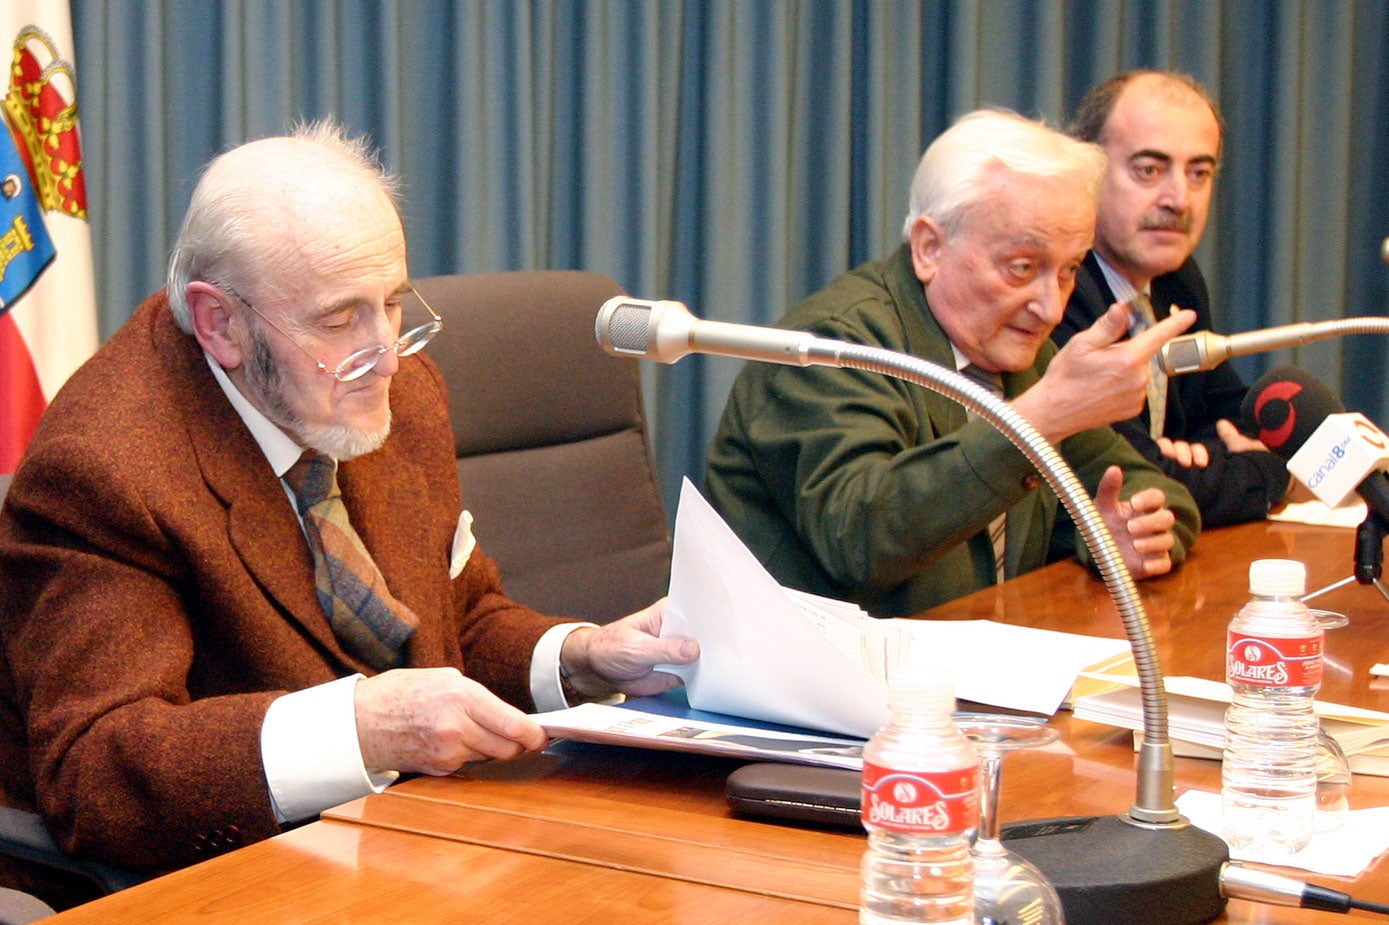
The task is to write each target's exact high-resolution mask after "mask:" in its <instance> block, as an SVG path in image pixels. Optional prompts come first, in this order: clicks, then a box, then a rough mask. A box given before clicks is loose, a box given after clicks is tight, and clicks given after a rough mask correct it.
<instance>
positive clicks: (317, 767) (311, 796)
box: [260, 664, 558, 823]
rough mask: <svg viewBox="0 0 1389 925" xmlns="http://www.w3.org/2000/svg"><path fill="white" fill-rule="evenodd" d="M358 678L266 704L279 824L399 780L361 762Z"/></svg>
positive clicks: (263, 743) (267, 751)
mask: <svg viewBox="0 0 1389 925" xmlns="http://www.w3.org/2000/svg"><path fill="white" fill-rule="evenodd" d="M556 676H558V664H557V665H556ZM361 678H362V675H353V676H351V677H347V678H339V679H338V680H336V681H330V682H328V683H327V684H320V685H318V686H316V687H310V688H307V689H305V690H302V691H295V692H294V693H291V694H285V695H284V696H283V697H278V698H276V699H275V701H274V702H273V703H271V704H270V709H269V710H267V711H266V713H265V722H264V723H263V724H262V725H261V729H260V751H261V762H262V764H264V766H265V779H266V781H267V782H268V783H269V785H270V804H271V806H272V808H273V809H274V810H275V818H276V819H277V820H278V821H280V822H282V823H283V822H297V821H299V820H300V819H307V818H309V817H310V816H316V815H318V814H319V813H321V812H323V811H324V810H325V809H329V808H331V807H334V806H337V805H338V804H340V803H346V802H347V801H348V800H355V799H357V798H358V797H363V796H366V795H367V794H369V793H380V792H381V791H383V790H385V789H386V788H387V787H388V786H390V785H391V784H392V783H394V782H395V780H396V778H397V777H399V774H397V773H396V772H395V771H377V772H371V771H368V770H367V769H366V767H365V766H364V765H363V763H362V749H361V746H360V745H359V744H358V742H357V710H356V706H355V701H354V694H355V690H356V687H357V682H358V681H359V680H361Z"/></svg>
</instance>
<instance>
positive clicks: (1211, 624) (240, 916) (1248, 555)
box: [54, 524, 1389, 925]
mask: <svg viewBox="0 0 1389 925" xmlns="http://www.w3.org/2000/svg"><path fill="white" fill-rule="evenodd" d="M1351 555H1352V538H1351V535H1350V533H1349V531H1345V530H1333V529H1329V528H1313V527H1304V526H1287V525H1278V524H1268V525H1264V524H1258V525H1250V526H1245V527H1237V528H1227V529H1225V530H1218V531H1211V532H1209V533H1207V534H1205V535H1204V536H1203V537H1202V539H1201V542H1200V543H1199V544H1198V547H1197V550H1196V552H1195V554H1194V555H1193V557H1192V558H1191V560H1190V561H1189V562H1188V563H1187V564H1186V566H1185V567H1184V568H1183V569H1181V570H1180V571H1179V572H1177V573H1176V574H1174V575H1170V576H1167V577H1165V578H1163V579H1160V580H1157V581H1152V582H1146V583H1144V584H1142V585H1141V586H1140V587H1141V590H1142V591H1143V597H1144V601H1145V606H1146V607H1147V610H1148V613H1149V617H1150V619H1151V621H1152V624H1153V635H1154V639H1155V641H1156V645H1157V648H1158V652H1159V655H1160V658H1161V659H1162V662H1163V666H1164V670H1165V671H1166V673H1168V674H1172V675H1176V674H1188V675H1197V676H1202V677H1208V678H1221V677H1222V676H1223V671H1224V665H1223V646H1224V633H1225V626H1226V624H1227V623H1228V621H1229V618H1230V617H1231V615H1233V613H1234V612H1235V610H1236V609H1238V608H1239V606H1241V605H1242V604H1243V602H1244V601H1245V599H1246V598H1247V596H1248V594H1247V591H1246V578H1247V570H1248V564H1249V562H1250V561H1252V560H1253V559H1255V558H1265V557H1271V556H1282V557H1288V558H1296V559H1300V560H1302V561H1304V562H1306V563H1307V565H1308V572H1309V585H1310V586H1311V587H1313V588H1315V587H1320V586H1322V585H1325V584H1328V583H1330V582H1332V581H1335V580H1338V579H1340V578H1341V577H1343V576H1345V575H1346V574H1349V572H1350V569H1351ZM1318 603H1319V604H1320V605H1321V606H1324V607H1326V608H1327V609H1335V610H1340V611H1342V612H1345V613H1347V614H1348V615H1349V616H1350V619H1351V624H1350V626H1348V627H1345V628H1342V629H1337V630H1335V631H1332V632H1330V633H1328V635H1327V643H1326V681H1325V683H1324V685H1323V690H1322V697H1323V698H1324V699H1326V700H1332V701H1336V702H1341V703H1350V704H1356V705H1359V706H1364V707H1369V708H1372V709H1378V710H1386V711H1389V686H1386V684H1385V683H1384V682H1382V681H1373V680H1371V678H1370V676H1369V673H1368V669H1369V666H1370V665H1371V664H1372V663H1374V662H1376V661H1389V602H1386V601H1385V600H1384V598H1382V597H1381V596H1380V595H1379V593H1378V592H1377V591H1375V590H1374V589H1372V588H1368V587H1364V586H1359V585H1350V586H1347V587H1344V588H1341V589H1338V590H1337V591H1335V592H1333V593H1332V594H1329V595H1327V596H1326V597H1325V598H1323V599H1321V600H1320V601H1319V602H1318ZM928 616H930V617H933V618H942V619H979V618H987V619H994V620H1001V621H1005V622H1014V623H1021V624H1027V625H1031V626H1040V627H1045V628H1053V629H1065V630H1070V631H1075V632H1083V633H1090V634H1094V635H1108V636H1116V637H1121V636H1122V635H1123V630H1122V627H1121V626H1120V623H1119V619H1118V616H1117V614H1116V612H1115V610H1114V608H1113V605H1112V603H1111V602H1110V600H1109V598H1108V596H1107V594H1106V593H1105V590H1104V587H1103V585H1102V584H1101V583H1100V582H1099V581H1098V580H1097V579H1096V578H1095V577H1094V576H1093V575H1092V574H1090V573H1089V572H1087V571H1086V570H1085V569H1083V568H1081V567H1079V566H1077V565H1075V564H1074V563H1058V564H1056V565H1053V566H1049V567H1048V568H1045V569H1042V570H1040V571H1037V572H1034V573H1032V574H1030V575H1026V576H1023V577H1021V578H1019V579H1015V580H1014V581H1011V582H1008V583H1007V584H1005V585H1002V586H1000V587H998V588H991V589H988V590H986V591H982V592H980V593H978V594H974V595H971V596H970V597H967V598H963V599H961V600H959V601H955V602H952V603H950V604H947V605H944V606H942V607H939V608H937V609H935V610H934V611H932V612H930V613H929V614H928ZM1052 722H1053V724H1054V725H1056V726H1057V727H1058V728H1059V729H1060V731H1061V742H1062V743H1063V744H1064V746H1065V748H1049V749H1045V750H1040V751H1036V752H1029V751H1023V752H1018V753H1016V754H1014V755H1012V756H1010V757H1009V758H1008V760H1007V765H1006V771H1005V775H1004V780H1005V785H1004V788H1003V797H1002V806H1001V815H1002V818H1003V819H1004V820H1005V821H1011V820H1019V819H1037V818H1044V817H1050V816H1069V815H1106V814H1113V813H1117V812H1122V811H1124V810H1126V809H1127V808H1128V806H1129V805H1130V804H1131V803H1132V802H1133V798H1134V794H1135V783H1134V772H1133V757H1134V755H1133V750H1132V745H1131V741H1130V738H1129V734H1128V733H1127V732H1125V731H1122V730H1117V729H1113V728H1110V727H1107V726H1100V725H1096V724H1093V723H1087V722H1084V721H1076V720H1073V718H1072V717H1071V716H1070V714H1069V713H1061V714H1059V715H1058V716H1057V717H1055V718H1054V719H1053V720H1052ZM560 751H561V752H562V754H543V755H529V756H526V757H524V758H522V759H518V760H516V761H512V762H502V763H493V764H485V765H479V766H475V767H472V768H469V769H467V770H466V771H465V773H463V774H461V775H460V776H458V777H453V778H417V779H414V780H410V781H405V782H403V783H401V784H398V785H397V786H395V787H392V788H391V789H390V790H389V791H387V792H386V793H384V794H380V795H375V796H370V797H367V798H365V799H362V800H356V801H353V802H351V803H348V804H345V805H344V806H342V807H339V808H337V809H335V810H333V811H331V812H329V813H327V814H325V816H324V819H323V820H322V821H319V822H315V823H312V824H310V825H307V826H304V827H302V828H299V829H297V830H294V831H292V832H289V833H286V834H285V835H282V836H280V837H278V838H275V839H271V840H270V841H267V842H262V843H260V844H257V845H252V846H250V847H248V848H244V849H241V850H240V851H237V852H234V853H232V854H230V855H226V856H224V857H221V858H217V859H213V860H211V861H208V862H205V863H204V864H201V865H198V866H196V867H193V868H189V869H187V870H184V871H180V872H178V873H175V874H171V875H169V876H167V877H164V878H161V879H159V880H155V881H151V882H150V883H147V884H144V885H142V886H139V887H135V888H133V889H130V890H127V891H125V892H123V893H119V894H116V895H114V896H111V897H107V898H105V899H102V900H99V901H97V902H95V903H91V904H88V905H87V906H83V907H80V908H79V909H76V910H73V911H72V912H69V913H66V914H64V915H62V916H59V917H58V918H57V919H56V920H54V921H57V922H63V923H80V922H102V923H110V922H136V921H138V922H141V923H149V922H172V921H178V922H190V921H195V922H215V921H228V922H231V921H236V922H272V921H273V922H315V921H332V922H374V921H391V922H402V921H419V920H428V921H472V922H478V921H485V922H510V921H516V922H537V921H549V920H561V919H563V920H565V921H578V922H587V921H594V922H598V921H602V922H604V923H606V922H621V921H638V920H639V921H641V922H643V923H647V922H744V921H746V922H780V921H787V922H792V921H794V922H820V921H824V922H842V923H851V922H854V921H856V912H855V911H854V910H855V908H856V904H857V895H858V863H859V858H860V855H861V853H862V851H863V837H862V836H861V835H859V834H855V833H849V832H835V831H820V830H815V829H810V828H797V827H792V826H785V825H777V824H771V823H763V822H757V821H749V820H743V819H738V818H734V817H733V816H732V815H731V814H730V813H729V812H728V810H727V808H726V806H725V804H724V800H723V781H724V778H725V777H726V776H727V774H728V773H729V771H731V770H732V769H733V768H734V767H736V766H737V763H736V762H732V761H729V760H727V759H718V758H705V757H700V756H689V755H683V754H675V753H666V752H654V751H639V750H628V749H618V748H613V747H606V746H582V745H577V744H575V743H565V744H564V745H563V746H562V747H561V749H560ZM1176 771H1177V783H1178V789H1179V791H1180V790H1185V789H1188V788H1193V787H1195V788H1200V789H1206V790H1215V789H1218V787H1219V765H1218V763H1217V762H1214V761H1203V760H1198V759H1184V758H1179V759H1177V760H1176ZM1351 805H1352V808H1362V807H1369V806H1382V805H1389V779H1383V778H1372V777H1364V776H1361V777H1357V778H1356V780H1355V784H1354V787H1353V789H1352V794H1351ZM1310 879H1313V880H1315V881H1316V882H1320V883H1323V884H1325V885H1328V886H1331V887H1333V888H1336V889H1342V890H1347V891H1349V892H1352V893H1353V894H1354V895H1356V896H1358V897H1361V898H1364V899H1369V900H1374V901H1377V902H1389V859H1385V858H1381V859H1380V860H1379V861H1378V862H1377V863H1376V864H1375V865H1374V867H1372V868H1371V869H1370V870H1369V871H1367V872H1366V873H1365V874H1363V875H1362V876H1361V877H1359V878H1358V879H1356V880H1355V881H1353V882H1350V883H1346V882H1339V881H1335V880H1332V879H1329V878H1316V877H1313V878H1310ZM1356 918H1357V919H1359V918H1361V917H1360V916H1356ZM1367 920H1372V919H1367ZM1221 921H1228V922H1235V923H1246V925H1250V923H1313V922H1317V923H1320V922H1326V923H1330V922H1347V921H1349V920H1348V919H1347V918H1346V917H1345V916H1338V915H1333V914H1330V913H1318V912H1310V911H1306V910H1298V909H1289V908H1284V907H1273V906H1261V905H1254V904H1250V903H1245V902H1240V901H1232V902H1231V903H1230V906H1229V909H1228V911H1227V914H1226V916H1224V917H1222V919H1221Z"/></svg>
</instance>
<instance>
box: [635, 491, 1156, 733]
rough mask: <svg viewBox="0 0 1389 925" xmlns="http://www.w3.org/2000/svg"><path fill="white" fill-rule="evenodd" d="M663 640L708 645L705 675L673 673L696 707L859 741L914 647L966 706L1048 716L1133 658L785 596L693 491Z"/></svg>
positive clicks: (1067, 641)
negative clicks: (1104, 665) (1100, 672)
mask: <svg viewBox="0 0 1389 925" xmlns="http://www.w3.org/2000/svg"><path fill="white" fill-rule="evenodd" d="M662 633H663V635H673V636H692V637H694V638H695V639H698V640H699V643H700V652H701V655H700V658H699V660H698V661H697V662H696V663H695V664H694V665H692V666H689V667H688V668H678V667H672V668H670V669H669V670H671V671H672V672H674V673H676V674H679V675H680V676H681V677H683V678H684V680H685V685H686V690H687V694H688V697H689V703H690V706H691V707H693V708H695V709H697V710H706V711H710V712H714V713H722V714H726V715H730V716H745V717H750V718H753V719H758V720H766V721H770V722H774V723H782V724H785V725H790V726H797V727H803V728H807V729H823V730H828V731H830V732H834V733H838V734H842V735H848V736H854V737H857V738H868V737H870V736H871V735H872V734H873V732H874V731H876V730H877V729H878V727H879V726H881V725H882V724H883V722H884V721H885V720H886V719H887V676H888V673H889V671H890V666H891V665H893V664H894V663H895V660H896V655H897V652H898V650H899V648H900V647H901V646H902V645H903V643H904V642H907V641H910V643H911V645H913V646H917V645H921V646H925V647H926V648H927V650H928V651H931V652H938V653H941V655H942V663H943V664H947V665H948V667H949V669H950V670H951V671H952V672H953V674H954V678H955V693H956V696H958V697H960V698H962V699H965V700H972V701H976V702H978V703H983V704H989V705H992V706H999V707H1008V708H1011V709H1017V710H1023V711H1028V712H1033V713H1043V714H1046V715H1051V714H1053V713H1055V712H1056V710H1057V709H1058V708H1060V706H1061V705H1062V703H1063V702H1064V701H1065V700H1066V699H1067V697H1068V696H1069V694H1070V690H1071V686H1072V684H1073V683H1074V682H1075V680H1076V677H1077V675H1079V674H1080V673H1081V672H1082V671H1084V670H1086V669H1087V668H1088V667H1090V666H1093V665H1096V664H1097V663H1101V662H1105V661H1107V660H1109V659H1112V658H1113V657H1115V656H1116V655H1119V654H1121V653H1126V652H1128V650H1129V644H1128V642H1127V641H1126V640H1123V639H1101V638H1097V637H1093V636H1080V635H1076V634H1073V633H1058V632H1053V631H1050V630H1039V629H1032V628H1029V627H1020V626H1010V625H1007V624H1002V623H995V622H993V621H988V620H971V621H936V620H879V619H874V618H873V617H870V616H869V615H867V614H866V613H864V612H863V611H862V610H861V609H860V608H858V607H857V606H855V605H853V604H847V603H844V602H843V601H833V600H827V599H825V598H820V597H815V596H813V595H808V594H802V593H800V592H796V591H792V590H789V589H787V588H783V587H782V586H781V585H779V584H777V582H776V580H775V579H773V578H772V576H771V575H770V574H769V573H768V572H767V571H766V569H764V568H763V567H762V564H761V563H760V562H758V561H757V558H756V557H755V556H753V554H752V553H751V551H749V550H748V548H747V547H746V546H745V545H743V543H742V542H741V541H740V540H739V539H738V537H737V536H736V535H735V534H734V533H733V531H732V530H731V529H730V528H729V527H728V525H727V524H726V523H725V522H724V521H723V519H722V518H721V517H719V516H718V514H717V513H716V512H715V511H714V509H713V508H712V507H710V506H709V504H708V502H706V501H705V500H704V498H703V497H701V496H700V494H699V492H698V491H697V490H695V488H694V486H693V485H692V484H691V483H690V482H689V480H688V479H687V480H686V481H685V483H684V485H683V486H682V488H681V493H680V506H679V510H678V512H677V515H676V523H675V551H674V556H673V559H672V563H671V579H670V598H669V601H668V602H667V606H666V618H665V622H664V626H663V627H662Z"/></svg>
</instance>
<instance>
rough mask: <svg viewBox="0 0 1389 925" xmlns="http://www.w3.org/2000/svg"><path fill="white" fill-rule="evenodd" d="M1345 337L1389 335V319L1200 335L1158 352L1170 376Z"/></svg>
mask: <svg viewBox="0 0 1389 925" xmlns="http://www.w3.org/2000/svg"><path fill="white" fill-rule="evenodd" d="M1342 334H1389V318H1374V317H1370V318H1337V319H1334V320H1332V321H1304V322H1301V323H1299V324H1285V325H1281V326H1279V327H1276V328H1264V329H1263V330H1260V331H1246V332H1245V333H1243V334H1228V335H1227V334H1215V333H1212V332H1211V331H1197V332H1196V333H1195V334H1183V335H1181V336H1180V337H1174V338H1172V339H1171V340H1170V341H1168V342H1167V343H1165V344H1163V345H1162V349H1161V350H1159V351H1158V355H1157V360H1158V364H1159V365H1160V366H1161V367H1162V370H1163V372H1165V373H1167V375H1169V376H1180V375H1182V374H1183V373H1195V372H1204V371H1205V370H1208V369H1215V368H1216V367H1217V366H1219V365H1220V364H1221V363H1224V362H1225V361H1226V360H1228V359H1230V357H1240V356H1245V355H1247V354H1250V353H1267V352H1268V351H1270V350H1284V349H1286V348H1288V347H1301V346H1302V345H1303V344H1310V343H1311V342H1312V341H1315V340H1323V339H1324V338H1327V337H1339V336H1341V335H1342Z"/></svg>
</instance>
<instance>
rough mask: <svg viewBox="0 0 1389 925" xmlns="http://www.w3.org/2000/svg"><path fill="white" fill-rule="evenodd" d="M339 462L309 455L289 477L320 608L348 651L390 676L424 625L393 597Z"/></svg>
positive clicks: (297, 464) (288, 482) (289, 473)
mask: <svg viewBox="0 0 1389 925" xmlns="http://www.w3.org/2000/svg"><path fill="white" fill-rule="evenodd" d="M337 468H338V467H337V461H336V460H333V459H331V458H329V457H327V456H321V455H319V454H318V453H315V452H312V451H310V452H307V453H305V454H304V455H303V456H302V457H301V458H300V459H299V461H298V462H297V463H295V464H294V465H293V466H291V467H290V470H289V471H288V472H286V473H285V482H286V483H287V484H288V485H289V487H290V489H291V490H292V491H293V492H294V505H295V507H296V508H297V509H298V511H299V516H300V517H301V518H302V519H303V522H304V533H305V535H307V536H308V538H309V548H310V549H312V550H313V560H314V583H315V585H316V586H317V589H318V603H319V606H320V607H322V608H323V613H324V614H325V615H326V616H327V617H328V622H329V623H330V624H331V625H332V627H333V633H334V634H335V635H336V636H337V637H338V641H339V642H340V643H342V645H343V648H345V649H346V650H347V651H348V652H351V653H352V654H353V655H355V656H357V657H358V658H360V659H361V660H362V661H364V662H366V663H367V664H369V665H371V666H372V667H374V668H376V669H377V670H378V671H385V670H386V669H388V668H395V667H397V666H399V665H400V664H401V662H402V661H403V660H404V649H405V642H406V640H408V639H409V638H410V635H411V634H412V633H413V632H414V631H415V626H416V625H417V624H418V622H419V620H418V618H417V617H416V616H415V615H414V613H412V612H411V610H410V608H408V607H406V606H405V605H404V604H402V603H401V602H400V601H398V600H396V599H395V598H394V597H392V596H391V592H390V591H389V590H387V588H386V581H385V579H383V578H382V577H381V572H380V571H379V570H378V569H377V568H376V563H375V562H373V561H371V556H370V555H369V554H368V553H367V550H366V547H365V546H363V545H362V539H361V537H359V536H358V535H357V531H355V530H353V529H352V524H350V523H349V522H348V520H347V508H346V507H345V506H344V505H343V503H342V493H341V492H340V491H338V476H337Z"/></svg>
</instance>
